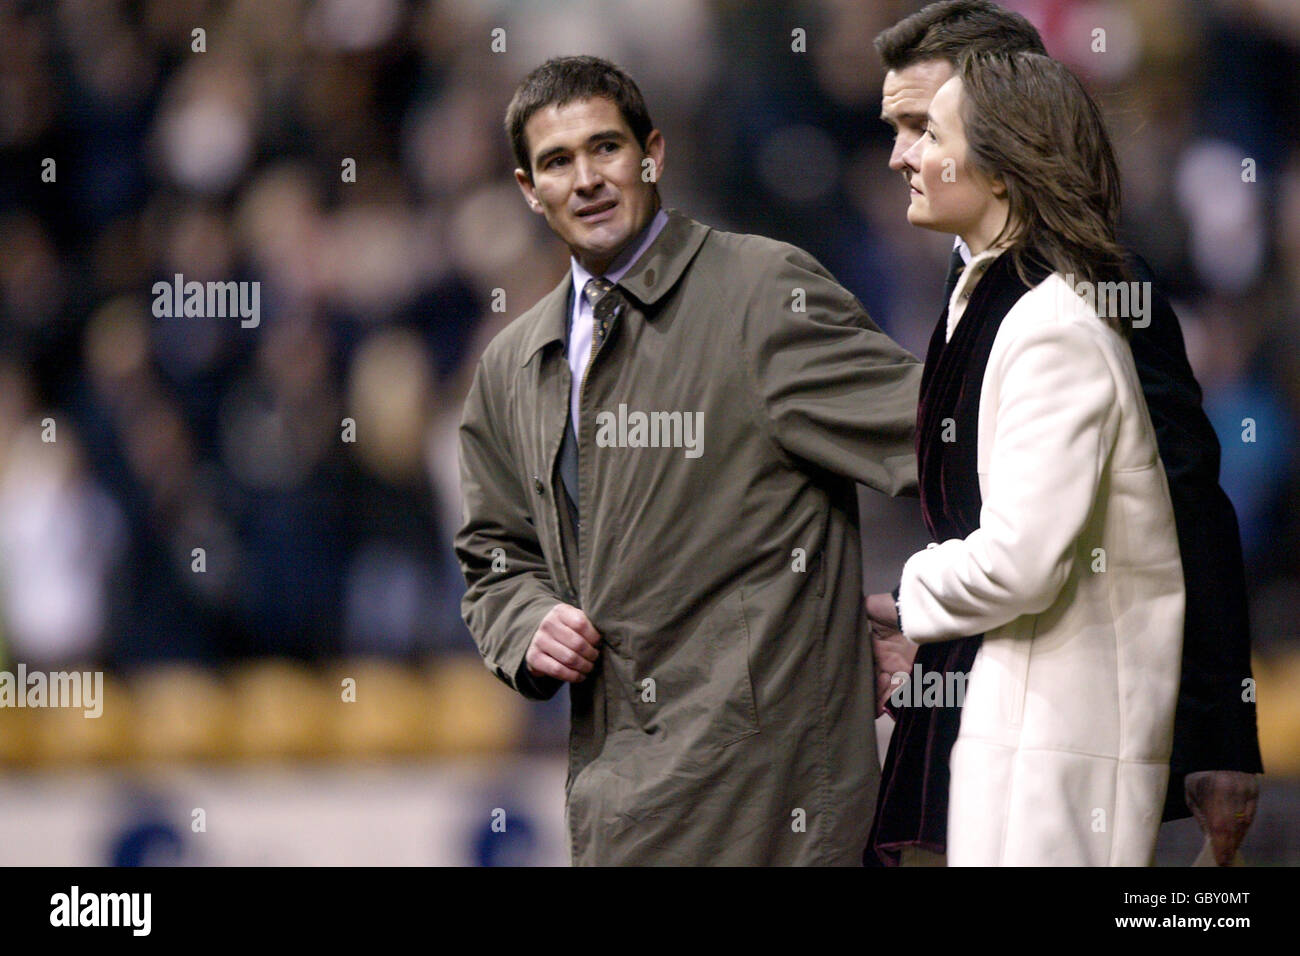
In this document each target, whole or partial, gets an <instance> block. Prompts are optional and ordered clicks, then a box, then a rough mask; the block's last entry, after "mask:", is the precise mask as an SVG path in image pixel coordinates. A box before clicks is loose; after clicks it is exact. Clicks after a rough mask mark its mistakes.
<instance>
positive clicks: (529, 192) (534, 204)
mask: <svg viewBox="0 0 1300 956" xmlns="http://www.w3.org/2000/svg"><path fill="white" fill-rule="evenodd" d="M515 182H517V183H518V184H519V191H520V192H522V193H523V194H524V202H526V203H528V208H529V209H531V210H532V211H533V212H535V213H537V214H538V215H541V212H542V204H541V202H539V201H538V199H537V191H536V190H535V189H534V188H533V181H532V179H530V178H529V176H528V174H527V173H526V172H524V171H523V170H522V169H516V170H515Z"/></svg>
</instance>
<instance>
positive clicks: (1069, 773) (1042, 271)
mask: <svg viewBox="0 0 1300 956" xmlns="http://www.w3.org/2000/svg"><path fill="white" fill-rule="evenodd" d="M927 122H928V126H927V130H926V133H925V134H924V135H923V136H922V138H921V139H920V140H919V141H918V142H917V143H916V145H914V146H913V147H912V149H911V150H909V152H908V153H907V154H906V156H905V157H904V163H905V164H906V165H907V168H908V171H909V178H910V182H911V184H912V187H913V189H912V201H911V206H910V207H909V209H908V219H909V221H910V222H912V223H913V224H914V225H919V226H924V227H927V228H931V229H936V230H939V231H942V232H947V233H954V232H955V233H957V234H958V235H959V236H960V237H961V239H962V240H963V241H964V242H965V243H966V245H967V246H968V247H969V249H970V252H971V254H972V259H971V261H970V263H969V265H968V266H967V267H966V269H965V271H964V272H963V274H962V275H961V278H960V279H959V281H958V283H957V287H956V289H955V290H954V291H953V294H952V297H951V299H950V301H949V303H948V309H947V312H946V314H945V317H944V319H942V320H941V322H940V324H939V327H938V328H937V329H936V330H935V334H934V337H933V339H932V341H931V343H930V351H929V354H928V356H927V359H926V367H925V378H924V379H923V382H922V388H921V406H920V409H919V411H918V421H917V437H916V441H917V457H918V468H919V473H920V483H921V501H922V510H923V514H924V516H925V520H926V523H927V526H928V527H929V530H930V532H931V534H932V536H933V537H934V539H935V542H936V543H934V544H931V545H929V546H928V547H927V548H926V550H924V551H921V552H919V553H917V554H915V555H913V556H912V557H911V558H910V559H909V560H908V561H907V562H906V564H905V565H904V567H903V573H902V577H901V581H900V583H899V587H898V588H897V589H896V591H895V593H894V600H893V601H890V600H889V599H888V596H883V595H873V596H872V597H871V599H869V609H870V611H871V613H872V616H873V618H877V619H882V618H885V617H886V616H887V617H888V619H889V623H890V624H891V625H895V626H898V627H900V628H901V630H902V632H903V634H904V635H905V636H906V637H907V638H909V639H910V640H912V641H915V642H917V643H919V644H921V645H922V648H921V650H922V659H925V658H924V652H925V651H926V650H927V647H926V645H935V648H936V649H937V650H939V651H941V653H940V654H939V655H938V656H937V657H936V656H934V655H931V657H930V658H929V659H930V660H931V661H932V662H933V661H936V660H937V661H939V662H941V663H940V664H939V666H940V667H949V668H951V667H953V662H954V661H959V660H961V658H962V656H963V655H967V659H969V658H970V657H973V660H974V663H973V666H971V668H970V673H969V679H968V681H967V682H966V684H965V687H964V692H965V693H964V698H965V699H964V701H956V702H954V701H945V702H944V703H946V704H948V705H952V704H954V703H955V704H959V705H961V709H960V711H959V712H958V713H960V731H959V733H958V735H957V742H956V744H955V745H954V746H953V749H952V754H951V760H950V765H949V766H950V771H951V781H950V788H949V791H948V793H947V852H948V863H949V864H951V865H1000V864H1009V865H1069V864H1075V865H1103V864H1112V865H1146V864H1149V863H1150V862H1151V860H1152V857H1153V854H1154V849H1155V842H1156V831H1157V828H1158V827H1159V824H1160V818H1161V810H1162V806H1163V802H1164V795H1165V785H1166V781H1167V778H1168V772H1169V752H1170V747H1171V742H1172V733H1173V717H1174V706H1175V702H1176V699H1177V692H1178V680H1179V672H1180V653H1181V645H1182V632H1183V577H1182V567H1181V564H1180V561H1179V554H1178V543H1177V538H1176V536H1175V529H1174V518H1173V511H1172V508H1171V505H1170V501H1169V490H1168V486H1167V484H1166V480H1165V474H1164V469H1163V467H1162V466H1161V464H1160V460H1159V457H1158V455H1157V452H1156V443H1155V436H1154V431H1153V429H1152V426H1151V421H1150V418H1149V416H1148V413H1147V409H1146V405H1145V403H1144V401H1143V398H1142V391H1141V388H1140V386H1139V383H1138V377H1137V373H1136V371H1135V369H1134V365H1133V359H1132V356H1131V354H1130V353H1129V349H1128V345H1127V342H1126V341H1125V337H1126V336H1127V335H1129V334H1130V332H1131V323H1130V322H1129V321H1128V319H1127V318H1126V317H1125V316H1123V315H1110V314H1104V313H1105V312H1106V309H1105V308H1103V310H1102V311H1103V314H1102V315H1099V314H1098V311H1097V309H1096V307H1095V304H1094V297H1092V296H1091V295H1090V294H1089V293H1090V292H1091V290H1092V289H1095V288H1097V284H1098V283H1116V282H1124V281H1126V275H1125V268H1124V256H1123V252H1122V250H1121V249H1120V247H1119V246H1118V245H1117V242H1116V238H1115V233H1116V224H1117V220H1118V214H1119V182H1118V175H1117V170H1116V165H1115V160H1114V157H1113V154H1112V152H1111V148H1110V144H1109V142H1108V140H1107V137H1106V133H1105V130H1104V127H1103V125H1102V121H1101V117H1100V114H1099V112H1098V110H1097V108H1096V106H1095V104H1093V102H1092V101H1091V99H1090V98H1089V97H1088V95H1087V93H1086V92H1085V91H1084V89H1083V88H1082V86H1081V85H1080V84H1079V82H1078V81H1077V80H1076V79H1075V78H1074V76H1072V75H1071V74H1070V73H1069V71H1068V70H1066V69H1065V68H1064V67H1062V66H1061V65H1060V64H1058V63H1056V62H1055V61H1053V60H1051V59H1049V58H1047V57H1044V56H1040V55H1036V54H1016V55H1013V56H1009V57H1008V56H990V55H981V56H975V57H971V58H968V59H966V60H965V61H964V62H963V63H962V65H961V67H960V68H959V70H958V71H957V74H956V75H955V76H954V77H953V78H952V79H951V80H949V81H948V82H947V83H946V84H944V86H942V87H941V88H940V89H939V91H938V92H937V93H936V95H935V97H934V100H933V102H932V104H931V106H930V113H929V117H928V121H927ZM1102 288H1108V289H1116V290H1118V289H1120V288H1121V287H1119V286H1109V287H1108V286H1102ZM1125 291H1130V292H1131V291H1132V290H1130V289H1126V290H1125ZM1107 299H1108V300H1109V301H1112V302H1122V301H1131V297H1130V298H1129V299H1120V298H1119V297H1107ZM1095 301H1099V302H1105V301H1107V300H1106V299H1100V298H1098V299H1096V300H1095ZM1137 334H1141V332H1140V331H1139V332H1138V333H1137ZM882 598H883V599H884V600H883V603H884V604H885V607H886V608H887V609H888V612H889V613H888V614H887V615H886V613H885V612H884V611H882V610H881V604H882ZM979 635H982V641H980V640H978V636H979ZM937 642H955V643H952V644H948V645H944V646H943V647H940V646H938V645H937ZM944 647H946V648H949V649H952V653H949V654H947V655H945V654H943V653H942V650H943V648H944ZM932 666H933V664H932ZM951 686H952V685H951V684H949V687H951ZM899 731H905V728H904V726H903V723H902V722H900V726H899V728H898V730H896V740H895V744H896V745H897V746H894V745H891V748H890V750H891V752H890V758H889V760H888V761H887V764H886V773H885V779H884V781H883V783H882V799H881V801H880V807H879V808H878V815H877V820H876V826H875V827H874V828H873V846H874V848H875V849H876V850H878V851H881V850H887V849H889V848H890V846H891V838H890V829H891V825H892V823H891V821H890V820H889V819H888V814H889V813H890V812H891V811H890V808H891V805H892V806H893V808H894V809H895V810H896V808H897V804H898V800H897V798H896V797H894V798H893V799H892V800H891V792H890V789H891V787H893V786H895V785H896V784H897V782H898V777H899V774H900V773H902V774H907V773H912V774H915V773H926V769H925V768H924V766H923V765H924V763H925V760H924V759H917V754H918V753H919V750H918V748H923V747H924V746H925V740H924V735H923V734H918V733H911V732H904V733H901V734H900V733H899ZM901 789H903V790H906V788H905V787H904V788H901ZM923 790H924V788H923ZM923 790H922V793H921V796H920V799H921V800H922V802H925V803H927V804H928V808H929V810H930V812H932V811H933V807H934V805H936V804H938V805H940V806H942V801H941V800H935V798H934V795H932V794H931V795H926V794H924V792H923ZM916 810H917V812H919V813H921V814H922V815H924V813H925V812H927V807H926V806H922V807H919V808H916ZM881 814H885V818H884V819H882V816H881ZM922 820H924V816H922Z"/></svg>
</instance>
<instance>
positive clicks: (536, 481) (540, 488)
mask: <svg viewBox="0 0 1300 956" xmlns="http://www.w3.org/2000/svg"><path fill="white" fill-rule="evenodd" d="M533 488H534V489H535V490H536V491H537V493H538V494H539V495H540V494H542V493H543V492H545V491H546V486H545V485H543V484H542V479H540V478H538V477H537V476H536V475H533Z"/></svg>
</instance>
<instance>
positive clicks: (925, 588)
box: [898, 321, 1117, 643]
mask: <svg viewBox="0 0 1300 956" xmlns="http://www.w3.org/2000/svg"><path fill="white" fill-rule="evenodd" d="M999 374H1000V376H1001V381H1000V388H999V394H998V396H997V410H996V420H995V426H994V435H993V446H992V449H991V452H992V453H991V455H990V456H989V459H988V460H989V474H988V480H987V488H988V494H987V495H986V496H985V498H984V502H983V506H982V507H981V509H980V526H979V528H977V529H976V530H975V531H973V532H972V533H971V534H969V535H968V536H967V537H966V538H965V539H957V538H953V539H950V540H948V541H944V542H943V543H941V544H937V545H931V546H930V547H928V548H926V549H925V550H924V551H919V552H917V553H916V554H914V555H912V557H911V558H909V559H908V560H907V563H906V564H905V565H904V566H903V576H902V580H901V582H900V585H899V596H898V604H899V612H900V618H901V620H902V624H903V627H904V629H905V632H906V634H907V636H908V637H909V638H911V639H912V640H914V641H917V642H920V643H924V642H927V641H942V640H951V639H953V638H958V637H966V636H969V635H972V634H982V633H984V632H986V631H990V630H992V629H993V628H996V627H1000V626H1002V625H1003V624H1006V623H1008V622H1010V621H1012V620H1014V619H1016V618H1017V617H1020V616H1021V615H1022V614H1038V613H1041V612H1042V611H1044V610H1046V609H1047V608H1048V607H1050V606H1051V605H1052V603H1053V602H1054V601H1055V600H1056V598H1057V596H1058V595H1059V594H1060V592H1061V589H1062V588H1063V587H1064V586H1065V583H1066V581H1067V580H1068V579H1069V576H1070V573H1071V571H1072V570H1073V555H1074V549H1075V542H1076V539H1077V538H1078V536H1079V534H1080V533H1081V532H1082V530H1083V528H1084V526H1085V524H1086V522H1087V519H1088V515H1089V513H1090V512H1091V511H1092V508H1093V503H1094V501H1095V499H1096V496H1097V490H1098V487H1099V484H1100V480H1101V471H1102V468H1103V466H1104V463H1105V461H1106V458H1107V457H1108V455H1109V453H1110V449H1111V446H1112V445H1113V444H1114V440H1115V427H1116V426H1115V423H1114V421H1113V420H1112V419H1111V410H1112V409H1113V407H1114V403H1115V399H1116V394H1117V389H1116V385H1115V380H1114V378H1113V376H1112V373H1111V370H1110V367H1109V365H1108V364H1107V362H1106V359H1105V357H1104V356H1103V355H1102V354H1101V350H1100V348H1099V347H1098V345H1097V344H1096V343H1095V342H1094V341H1093V339H1092V337H1091V336H1090V335H1089V333H1088V331H1087V330H1086V329H1084V328H1083V327H1081V326H1079V325H1075V324H1072V323H1059V322H1051V321H1046V322H1041V323H1035V324H1032V325H1031V326H1030V327H1028V328H1027V329H1026V330H1025V331H1023V332H1022V333H1020V334H1018V335H1017V336H1016V339H1015V341H1014V342H1013V343H1012V344H1011V345H1010V346H1009V347H1008V349H1007V350H1006V352H1005V354H1004V356H1003V358H1002V360H1001V362H1000V363H999Z"/></svg>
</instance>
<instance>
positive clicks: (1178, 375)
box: [1130, 256, 1264, 820]
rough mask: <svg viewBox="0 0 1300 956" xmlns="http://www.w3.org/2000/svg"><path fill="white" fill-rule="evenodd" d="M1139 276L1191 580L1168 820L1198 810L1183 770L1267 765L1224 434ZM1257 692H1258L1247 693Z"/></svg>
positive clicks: (1146, 357)
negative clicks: (1224, 474)
mask: <svg viewBox="0 0 1300 956" xmlns="http://www.w3.org/2000/svg"><path fill="white" fill-rule="evenodd" d="M1130 267H1131V268H1132V270H1133V272H1134V275H1135V277H1136V278H1137V279H1138V281H1141V282H1150V283H1151V289H1152V295H1151V297H1150V304H1151V316H1150V319H1151V324H1150V325H1149V326H1148V327H1146V328H1142V329H1134V330H1133V336H1132V338H1131V340H1130V343H1131V346H1132V349H1133V362H1134V364H1135V365H1136V366H1137V370H1138V377H1139V378H1140V379H1141V381H1142V393H1143V395H1145V396H1146V400H1147V408H1148V409H1149V410H1150V412H1151V421H1152V423H1153V424H1154V425H1155V428H1156V443H1157V445H1159V448H1160V458H1161V460H1162V461H1163V462H1164V466H1165V474H1166V475H1167V476H1168V478H1169V495H1170V497H1171V498H1172V499H1173V505H1174V521H1175V523H1176V524H1177V526H1178V547H1179V550H1180V551H1181V553H1182V559H1183V579H1184V583H1185V585H1186V588H1187V614H1186V621H1187V623H1186V625H1185V628H1184V632H1183V678H1182V684H1181V686H1180V688H1179V691H1178V710H1177V712H1176V714H1175V717H1174V751H1173V756H1172V757H1171V758H1170V761H1169V763H1170V768H1169V769H1170V775H1169V793H1168V797H1167V798H1166V800H1165V817H1164V818H1165V819H1166V820H1177V819H1179V818H1181V817H1186V816H1190V815H1191V811H1190V810H1188V808H1187V803H1186V801H1185V800H1184V798H1183V778H1184V777H1185V776H1186V775H1187V774H1189V773H1193V772H1194V771H1197V770H1240V771H1243V772H1245V773H1262V772H1263V770H1264V766H1263V763H1262V761H1261V760H1260V755H1259V732H1258V730H1257V729H1256V724H1255V703H1254V697H1255V695H1254V692H1253V690H1252V691H1251V692H1250V693H1249V694H1247V692H1246V688H1245V686H1244V685H1245V684H1246V682H1247V680H1248V679H1249V678H1250V676H1251V672H1250V618H1249V615H1248V613H1247V605H1246V575H1245V569H1244V567H1243V564H1242V557H1241V535H1240V532H1239V531H1238V528H1237V512H1236V511H1235V510H1234V509H1233V507H1232V502H1231V501H1229V500H1228V496H1227V495H1226V494H1225V493H1224V491H1223V489H1222V488H1221V487H1220V486H1219V439H1218V437H1217V436H1216V435H1215V434H1214V428H1213V426H1211V425H1210V420H1209V418H1207V417H1206V415H1205V411H1204V410H1203V409H1202V408H1201V387H1200V385H1198V384H1197V382H1196V376H1194V375H1193V374H1192V367H1191V365H1190V364H1189V363H1188V361H1187V348H1186V347H1185V346H1184V344H1183V332H1182V328H1181V327H1180V326H1179V324H1178V316H1177V315H1176V314H1175V313H1174V310H1173V306H1171V305H1170V304H1169V299H1168V298H1166V297H1165V295H1164V293H1163V292H1162V291H1161V290H1160V286H1159V283H1158V282H1156V281H1155V277H1154V276H1153V275H1152V273H1151V270H1150V268H1149V267H1148V266H1147V264H1146V263H1145V262H1144V261H1143V260H1142V259H1141V258H1139V257H1137V256H1133V257H1132V259H1131V261H1130ZM1243 697H1248V698H1249V699H1248V700H1243Z"/></svg>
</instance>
